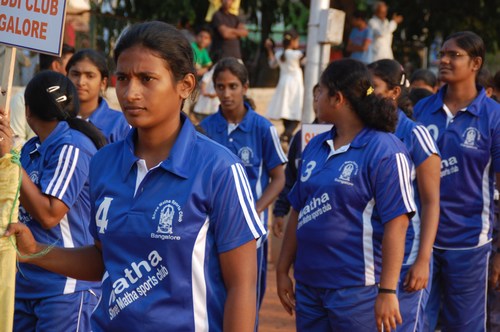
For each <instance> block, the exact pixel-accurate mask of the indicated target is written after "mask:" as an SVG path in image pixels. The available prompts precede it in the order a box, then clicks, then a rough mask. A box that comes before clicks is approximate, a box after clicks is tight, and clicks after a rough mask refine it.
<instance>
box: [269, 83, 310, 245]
mask: <svg viewBox="0 0 500 332" xmlns="http://www.w3.org/2000/svg"><path fill="white" fill-rule="evenodd" d="M318 91H319V84H316V85H315V86H314V87H313V97H314V99H313V111H314V114H315V115H316V118H315V119H314V121H313V123H318V102H317V99H316V97H317V96H318ZM301 157H302V129H300V130H299V131H297V132H296V133H295V135H293V137H292V140H291V141H290V147H289V148H288V156H287V158H288V162H287V164H286V167H285V179H286V180H285V187H284V188H283V190H282V191H281V192H280V194H279V196H278V199H276V202H274V207H273V234H274V236H276V237H278V238H281V237H283V232H284V231H285V216H286V215H287V214H288V213H289V212H290V207H291V206H290V202H289V201H288V193H289V192H290V190H292V187H293V185H294V184H295V182H297V176H298V169H299V166H300V162H301V160H302V158H301Z"/></svg>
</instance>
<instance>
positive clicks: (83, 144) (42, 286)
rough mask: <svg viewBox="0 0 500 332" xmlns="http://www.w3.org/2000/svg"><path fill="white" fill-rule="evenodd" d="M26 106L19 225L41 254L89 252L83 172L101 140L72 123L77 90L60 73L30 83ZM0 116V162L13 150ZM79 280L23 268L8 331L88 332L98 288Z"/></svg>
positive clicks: (47, 73) (44, 74)
mask: <svg viewBox="0 0 500 332" xmlns="http://www.w3.org/2000/svg"><path fill="white" fill-rule="evenodd" d="M25 100H26V119H27V121H28V123H29V125H30V126H31V128H33V130H34V132H35V133H36V136H35V137H33V138H32V139H30V140H29V141H28V142H26V144H25V145H24V147H23V149H22V150H21V165H22V173H23V174H22V182H21V188H20V206H19V222H20V223H22V224H23V225H25V227H27V228H29V229H30V230H31V232H32V233H33V236H34V238H35V239H36V240H37V241H39V242H40V243H43V244H45V245H47V246H52V245H56V244H57V245H60V246H63V247H65V248H68V249H69V250H75V249H76V248H80V247H82V246H86V245H89V244H91V243H92V237H91V235H90V232H89V220H90V213H91V212H90V197H89V164H90V159H91V158H92V157H93V156H94V154H95V152H96V151H97V150H98V149H100V148H101V147H103V146H104V145H105V144H106V140H105V138H104V136H103V135H102V134H101V133H100V132H99V130H98V129H97V128H95V127H94V126H93V125H91V124H89V123H87V122H85V121H83V120H81V119H79V118H77V114H78V107H79V103H78V95H77V92H76V89H75V87H74V85H73V83H71V81H70V80H69V79H68V78H67V77H66V76H64V75H62V74H61V73H57V72H54V71H49V70H45V71H42V72H40V73H39V74H37V75H35V77H33V79H32V80H31V81H30V82H29V83H28V85H27V86H26V91H25ZM2 113H3V112H2ZM2 113H0V114H1V115H2V116H1V117H0V138H1V139H0V157H1V156H3V155H4V154H5V153H8V152H9V151H10V149H11V148H12V143H11V135H12V134H11V129H10V128H9V127H8V123H7V122H6V119H5V117H4V114H2ZM77 279H79V278H76V279H74V278H69V277H65V276H62V275H60V274H58V273H53V272H49V271H47V270H45V269H41V268H39V267H36V266H33V265H30V264H23V263H21V264H20V265H19V272H18V274H17V278H16V305H15V313H14V331H15V332H18V331H19V332H24V331H55V332H57V331H60V332H65V331H90V315H91V313H92V311H93V310H94V308H95V306H96V304H97V302H98V300H99V294H100V283H99V282H88V281H83V280H77Z"/></svg>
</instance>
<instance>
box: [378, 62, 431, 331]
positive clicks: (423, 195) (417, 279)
mask: <svg viewBox="0 0 500 332" xmlns="http://www.w3.org/2000/svg"><path fill="white" fill-rule="evenodd" d="M368 69H370V72H371V74H372V81H373V87H374V89H375V93H376V94H378V95H380V96H382V97H385V98H389V99H391V100H394V103H395V104H397V105H398V123H397V126H396V132H395V135H396V136H397V137H398V138H399V139H401V141H402V142H403V143H404V144H405V146H406V148H407V149H408V152H409V153H410V157H411V159H412V161H413V164H414V166H415V169H414V170H413V169H412V182H413V190H414V194H415V203H416V205H417V213H416V214H415V215H414V216H413V218H412V219H411V222H410V225H409V227H408V232H407V235H406V248H405V257H404V260H403V267H402V269H401V278H400V283H399V287H398V299H399V307H400V311H401V317H402V318H403V324H402V326H401V327H398V331H399V330H401V331H412V332H413V331H423V329H424V310H425V306H426V304H427V300H428V298H429V292H430V286H431V282H430V280H429V276H430V267H431V266H430V264H431V258H432V246H433V245H434V240H435V238H436V231H437V227H438V222H439V180H440V176H441V159H440V157H439V152H438V149H437V147H436V144H435V142H434V139H433V138H432V137H431V135H430V133H429V132H428V131H427V129H426V128H425V126H423V125H420V124H417V123H415V122H413V121H412V120H410V118H411V116H412V113H413V105H412V104H411V101H410V99H409V97H408V96H409V91H408V88H407V85H408V80H407V78H406V74H405V72H404V70H403V67H402V66H401V65H400V64H399V62H397V61H395V60H390V59H383V60H378V61H375V62H373V63H371V64H369V65H368Z"/></svg>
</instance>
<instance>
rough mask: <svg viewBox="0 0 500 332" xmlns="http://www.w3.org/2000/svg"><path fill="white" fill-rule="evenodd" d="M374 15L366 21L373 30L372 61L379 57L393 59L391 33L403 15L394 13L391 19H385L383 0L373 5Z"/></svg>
mask: <svg viewBox="0 0 500 332" xmlns="http://www.w3.org/2000/svg"><path fill="white" fill-rule="evenodd" d="M373 11H374V15H373V17H372V18H371V19H370V20H369V21H368V26H369V27H370V28H371V29H372V30H373V58H372V60H373V61H377V60H380V59H394V55H393V53H392V34H393V33H394V31H396V29H397V27H398V24H400V23H401V22H403V16H401V15H397V14H394V15H393V16H392V20H390V21H389V20H388V19H387V5H386V4H385V2H383V1H376V2H375V3H374V5H373Z"/></svg>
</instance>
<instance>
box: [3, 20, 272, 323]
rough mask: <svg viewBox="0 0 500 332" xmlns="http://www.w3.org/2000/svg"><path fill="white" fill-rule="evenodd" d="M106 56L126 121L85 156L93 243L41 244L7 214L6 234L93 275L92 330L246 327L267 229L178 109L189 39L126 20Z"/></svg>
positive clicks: (236, 177)
mask: <svg viewBox="0 0 500 332" xmlns="http://www.w3.org/2000/svg"><path fill="white" fill-rule="evenodd" d="M114 59H115V62H116V64H117V66H116V75H117V84H116V91H117V97H118V100H119V102H120V105H121V107H122V109H123V111H124V114H125V116H126V118H127V121H129V123H130V124H131V125H132V127H133V129H132V130H131V131H130V133H129V134H128V136H127V137H126V139H125V140H122V141H119V142H116V143H113V144H109V145H107V146H106V147H104V148H103V149H102V150H100V151H99V152H98V153H97V154H96V155H95V156H94V158H93V159H92V162H91V164H90V181H89V184H90V197H91V199H90V208H91V211H92V213H91V215H90V233H91V234H92V237H93V240H94V244H93V245H89V246H86V247H82V248H75V249H72V250H67V249H65V248H59V247H53V248H49V249H50V250H48V249H47V246H45V245H42V244H40V243H36V242H35V241H34V239H33V237H32V236H31V234H30V232H29V229H27V228H26V227H25V226H23V225H22V224H16V223H13V224H11V225H10V226H9V228H8V230H7V233H6V234H5V236H10V235H15V236H16V239H17V246H18V249H19V251H20V254H21V255H20V256H19V258H20V260H22V261H27V262H29V263H31V264H36V265H37V266H39V267H41V268H44V269H47V270H51V271H55V272H58V273H60V274H63V275H70V276H73V277H76V278H79V279H82V278H84V279H87V280H102V299H101V301H100V302H99V304H98V306H97V308H96V309H95V311H94V312H93V314H92V317H91V325H92V329H91V330H92V331H94V332H103V331H198V330H203V331H208V330H210V331H223V330H224V331H238V332H240V331H241V332H252V331H254V329H255V320H256V278H257V262H256V239H258V238H259V237H261V236H263V235H264V234H265V230H264V229H263V227H262V225H261V223H260V220H259V218H258V216H257V212H255V209H254V204H253V198H252V194H251V192H250V190H247V189H248V180H247V177H246V174H245V171H244V169H243V165H242V164H241V162H240V161H239V160H238V158H237V157H236V156H234V155H233V154H232V153H230V152H229V151H228V150H227V149H225V148H223V147H222V146H220V145H219V144H216V143H215V142H213V141H212V140H210V139H208V138H207V137H206V136H204V135H202V134H200V133H197V132H196V130H195V129H194V127H193V125H192V124H191V122H190V121H189V120H188V119H187V117H186V115H185V114H184V113H182V111H181V109H182V104H183V102H184V100H185V99H186V98H188V97H189V95H190V94H191V93H192V91H193V89H194V88H195V85H196V77H195V75H196V73H195V70H194V65H193V64H194V60H193V53H192V50H191V46H190V44H189V42H188V41H187V40H186V39H185V38H184V36H183V35H182V34H181V33H180V32H179V31H178V30H177V29H175V28H174V27H173V26H171V25H169V24H166V23H163V22H146V23H140V24H135V25H133V26H131V27H129V28H128V29H126V30H125V32H123V33H122V35H121V36H120V38H119V39H118V43H117V45H116V47H115V50H114ZM3 128H4V127H0V138H1V139H0V147H1V148H2V151H4V152H5V151H8V149H6V147H5V146H4V145H5V143H3V144H2V143H1V142H6V141H8V139H9V136H6V135H8V134H9V133H8V132H5V131H3V130H2V129H3ZM40 251H43V252H42V253H45V255H42V254H40ZM37 253H39V254H38V255H34V254H37ZM26 256H28V257H26ZM33 256H35V257H33ZM60 312H61V311H54V314H57V315H58V316H59V317H61V318H65V316H64V315H61V314H60ZM28 330H29V331H31V330H34V329H26V330H25V331H28ZM52 330H53V329H45V331H52ZM75 330H76V329H66V330H65V331H75ZM89 330H90V329H87V330H85V331H89Z"/></svg>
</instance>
